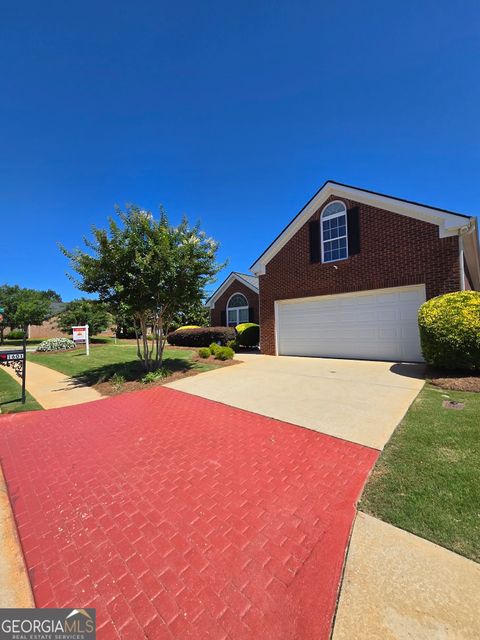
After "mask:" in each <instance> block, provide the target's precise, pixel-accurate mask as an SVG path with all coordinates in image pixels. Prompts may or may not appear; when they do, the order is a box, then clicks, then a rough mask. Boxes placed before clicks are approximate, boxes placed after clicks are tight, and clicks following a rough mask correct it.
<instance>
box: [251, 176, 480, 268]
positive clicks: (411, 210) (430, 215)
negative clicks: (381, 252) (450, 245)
mask: <svg viewBox="0 0 480 640" xmlns="http://www.w3.org/2000/svg"><path fill="white" fill-rule="evenodd" d="M330 196H337V197H339V198H345V199H347V200H353V201H354V202H359V203H362V204H367V205H370V206H372V207H377V208H378V209H384V210H386V211H392V212H393V213H398V214H400V215H404V216H407V217H410V218H416V219H417V220H423V221H425V222H430V223H431V224H436V225H437V226H438V227H439V235H440V237H446V236H450V235H456V234H457V233H458V230H459V229H461V228H462V227H464V226H467V225H468V224H469V221H470V220H471V217H470V216H468V215H465V214H463V213H455V212H453V211H448V210H447V209H439V208H437V207H431V206H430V205H426V204H421V203H419V202H414V201H413V200H405V199H403V198H396V197H394V196H389V195H386V194H384V193H378V192H376V191H369V190H368V189H361V188H359V187H353V186H351V185H347V184H343V183H341V182H335V181H334V180H327V182H325V183H324V184H323V186H322V187H321V188H320V189H319V190H318V191H317V193H316V194H315V195H314V196H313V197H312V198H311V199H310V200H309V201H308V202H307V204H306V205H305V206H304V207H303V208H302V209H301V210H300V211H299V212H298V214H297V215H296V216H295V217H294V218H293V220H292V221H291V222H289V224H288V225H287V226H286V227H285V228H284V229H283V231H281V232H280V234H279V235H278V236H277V237H276V238H275V240H274V241H273V242H272V243H271V244H270V245H269V246H268V247H267V248H266V249H265V251H264V252H263V253H262V254H261V255H260V256H259V257H258V258H257V260H256V261H255V262H254V263H253V264H252V266H251V267H250V269H251V271H252V272H253V273H254V274H255V275H257V276H258V275H261V274H263V273H265V267H266V265H267V263H268V262H270V260H271V259H272V258H273V256H274V255H275V254H276V253H278V251H280V249H281V248H282V247H283V246H284V245H285V244H286V243H287V242H288V240H290V238H292V237H293V236H294V235H295V233H297V231H298V230H299V229H300V228H301V227H302V226H303V225H304V224H305V222H307V220H308V219H309V218H310V217H311V216H312V215H313V214H314V213H315V211H317V210H318V209H319V208H320V207H321V206H322V204H323V203H324V202H325V201H326V200H327V199H328V198H329V197H330Z"/></svg>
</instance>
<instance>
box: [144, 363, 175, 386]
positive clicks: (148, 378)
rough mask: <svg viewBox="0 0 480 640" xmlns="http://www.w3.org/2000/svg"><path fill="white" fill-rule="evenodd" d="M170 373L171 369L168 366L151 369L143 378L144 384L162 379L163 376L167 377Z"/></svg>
mask: <svg viewBox="0 0 480 640" xmlns="http://www.w3.org/2000/svg"><path fill="white" fill-rule="evenodd" d="M169 375H170V371H169V370H168V369H167V368H166V367H160V369H157V370H156V371H150V372H149V373H146V374H145V375H144V376H143V378H142V382H143V384H149V383H150V382H156V381H157V380H161V379H162V378H166V377H167V376H169Z"/></svg>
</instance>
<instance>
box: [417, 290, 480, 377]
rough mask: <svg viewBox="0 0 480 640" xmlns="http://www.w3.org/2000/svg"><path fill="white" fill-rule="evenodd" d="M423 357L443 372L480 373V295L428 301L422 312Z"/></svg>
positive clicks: (453, 295)
mask: <svg viewBox="0 0 480 640" xmlns="http://www.w3.org/2000/svg"><path fill="white" fill-rule="evenodd" d="M418 325H419V328H420V339H421V343H422V352H423V357H424V358H425V360H426V361H427V362H428V364H431V365H433V366H436V367H440V368H443V369H467V370H471V371H476V370H480V292H478V291H458V292H456V293H446V294H444V295H442V296H438V297H436V298H432V299H431V300H428V301H427V302H425V304H423V305H422V306H421V307H420V310H419V312H418Z"/></svg>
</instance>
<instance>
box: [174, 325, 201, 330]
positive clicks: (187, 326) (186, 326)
mask: <svg viewBox="0 0 480 640" xmlns="http://www.w3.org/2000/svg"><path fill="white" fill-rule="evenodd" d="M184 329H200V325H199V324H184V325H183V327H178V328H177V329H175V331H183V330H184Z"/></svg>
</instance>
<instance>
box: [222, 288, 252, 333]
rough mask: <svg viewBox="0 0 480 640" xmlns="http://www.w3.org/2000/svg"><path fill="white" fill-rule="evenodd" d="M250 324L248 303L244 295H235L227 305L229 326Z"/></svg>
mask: <svg viewBox="0 0 480 640" xmlns="http://www.w3.org/2000/svg"><path fill="white" fill-rule="evenodd" d="M242 322H248V301H247V299H246V298H245V296H244V295H243V294H242V293H234V294H233V296H231V297H230V300H229V301H228V303H227V326H229V327H236V326H237V324H241V323H242Z"/></svg>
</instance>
